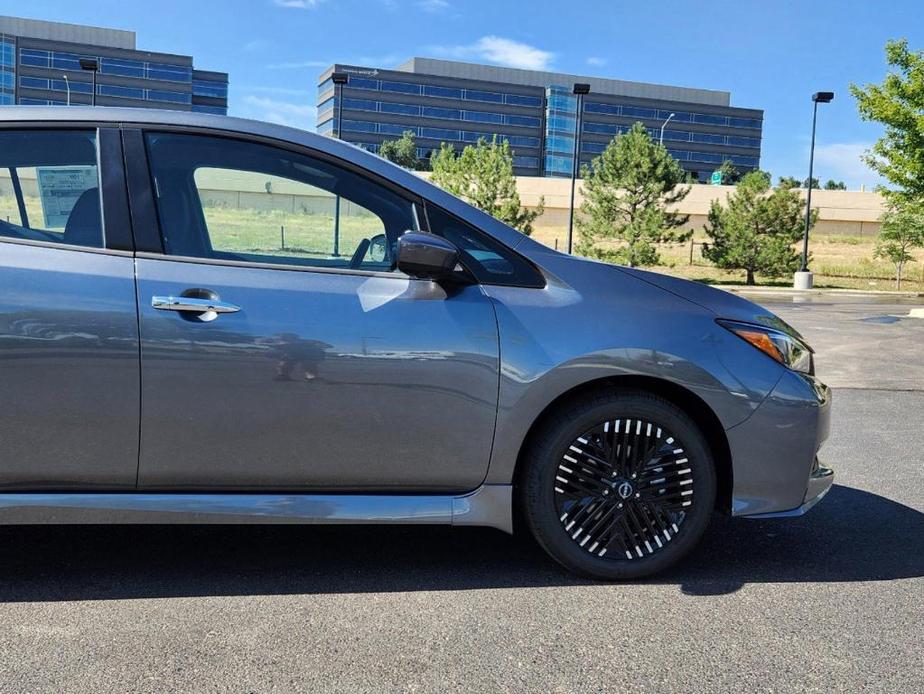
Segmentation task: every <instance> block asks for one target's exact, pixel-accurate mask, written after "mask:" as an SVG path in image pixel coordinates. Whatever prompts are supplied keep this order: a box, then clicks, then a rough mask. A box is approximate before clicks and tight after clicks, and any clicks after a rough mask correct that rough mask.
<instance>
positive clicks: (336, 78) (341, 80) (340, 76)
mask: <svg viewBox="0 0 924 694" xmlns="http://www.w3.org/2000/svg"><path fill="white" fill-rule="evenodd" d="M330 79H331V81H332V82H333V83H334V89H336V90H337V92H336V97H337V139H338V140H342V139H343V137H342V134H343V85H345V84H346V83H347V82H349V81H350V76H349V75H348V74H347V73H345V72H335V73H333V74H332V75H331V76H330ZM331 255H332V256H333V257H334V258H339V257H340V196H339V195H335V196H334V252H333V253H332V254H331Z"/></svg>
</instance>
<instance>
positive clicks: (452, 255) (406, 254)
mask: <svg viewBox="0 0 924 694" xmlns="http://www.w3.org/2000/svg"><path fill="white" fill-rule="evenodd" d="M458 262H459V249H458V248H456V247H455V246H453V245H452V244H451V243H450V242H449V241H447V240H446V239H444V238H443V237H441V236H437V235H436V234H430V233H427V232H423V231H408V232H405V233H404V234H402V235H401V236H399V237H398V269H399V270H401V272H403V273H405V274H406V275H410V276H411V277H416V278H418V279H429V280H439V279H443V278H445V277H448V276H449V275H451V274H452V271H453V270H454V269H455V267H456V264H457V263H458Z"/></svg>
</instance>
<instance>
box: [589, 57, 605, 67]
mask: <svg viewBox="0 0 924 694" xmlns="http://www.w3.org/2000/svg"><path fill="white" fill-rule="evenodd" d="M587 64H588V65H590V66H592V67H603V66H604V65H606V59H605V58H596V57H593V56H592V57H590V58H588V59H587Z"/></svg>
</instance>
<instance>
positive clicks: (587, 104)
mask: <svg viewBox="0 0 924 694" xmlns="http://www.w3.org/2000/svg"><path fill="white" fill-rule="evenodd" d="M405 74H407V76H406V77H405V76H404V75H405ZM422 77H424V78H429V77H430V76H423V75H421V74H418V73H399V72H391V71H381V72H378V73H377V74H376V75H371V74H370V75H364V76H358V75H354V74H352V73H351V74H350V77H349V81H348V82H347V84H346V85H345V86H344V102H343V107H344V128H343V130H344V137H345V139H347V140H349V141H351V142H354V143H362V144H364V146H365V145H368V146H369V148H374V147H377V146H378V145H377V142H375V141H376V140H377V141H379V142H381V140H382V139H385V138H388V139H393V138H395V137H399V136H401V134H403V133H404V132H405V131H408V130H410V131H411V132H413V133H414V134H415V135H416V136H417V137H418V138H422V139H426V140H428V141H433V144H431V142H426V143H421V146H420V149H422V150H424V151H425V152H429V151H430V150H432V149H433V147H434V146H435V143H438V142H447V143H451V144H453V145H454V146H456V147H460V146H463V145H464V144H465V143H473V142H476V141H477V140H478V139H480V138H485V139H487V140H491V139H492V138H497V139H498V140H499V141H504V140H506V141H507V142H509V143H510V146H511V148H513V149H514V156H515V157H516V166H517V169H518V170H522V169H532V170H533V171H535V173H537V174H544V175H552V176H570V174H571V171H572V169H573V168H574V165H575V162H574V160H573V157H574V152H575V127H576V125H577V124H578V123H580V124H581V138H580V143H579V149H580V154H581V162H582V163H587V162H589V161H590V160H591V159H592V158H593V157H594V156H596V155H598V154H600V153H601V152H602V151H603V150H604V149H605V147H606V145H607V144H608V143H609V142H610V141H611V140H612V138H613V137H616V136H617V135H619V134H621V133H624V132H626V131H628V130H629V128H630V127H632V125H633V123H635V122H639V121H641V122H642V123H644V125H645V127H646V128H647V130H648V132H649V134H650V135H651V137H652V138H654V139H657V138H659V137H661V134H662V133H661V126H662V124H664V122H665V121H666V120H668V117H669V116H671V118H670V122H669V124H668V126H667V127H665V129H664V131H663V142H664V144H665V145H668V146H669V147H670V150H669V151H671V152H672V153H676V158H677V159H678V160H680V161H681V162H682V165H683V166H684V168H686V169H687V170H689V171H695V172H701V171H704V170H707V169H710V170H711V168H714V167H712V164H716V163H721V162H722V161H725V160H731V161H733V162H735V163H736V165H738V166H739V167H741V168H743V169H749V168H755V167H757V166H758V165H759V158H760V145H761V138H760V130H761V128H762V119H761V118H759V117H758V118H749V117H744V115H742V116H737V115H736V116H732V115H730V112H729V110H728V109H723V108H721V107H715V106H711V105H705V104H704V105H703V107H702V109H701V110H700V109H699V108H693V107H692V106H691V105H689V104H686V103H684V104H681V103H679V102H677V103H676V105H677V106H683V107H684V108H685V109H687V110H676V109H672V108H670V106H671V105H672V104H671V102H670V101H660V102H659V101H655V100H653V99H640V98H639V99H635V98H631V97H624V98H623V97H617V96H613V95H602V94H599V93H598V94H594V93H593V92H592V93H591V94H590V95H588V96H587V97H586V100H585V101H584V110H583V114H580V115H581V117H580V118H578V115H579V114H578V113H577V101H578V100H577V97H576V96H575V95H573V94H572V85H571V84H568V85H550V86H548V87H546V88H545V93H544V95H540V94H539V92H538V91H536V92H534V93H533V94H522V93H519V94H518V93H515V92H514V90H522V91H526V90H527V89H529V87H523V86H519V85H513V84H511V85H509V87H508V86H507V85H502V84H499V83H489V82H480V81H478V80H471V79H466V78H462V77H459V78H454V77H447V76H440V77H438V78H436V80H438V82H439V83H438V84H425V83H423V81H425V80H422V79H421V78H422ZM412 80H413V81H412ZM454 83H455V84H454ZM478 85H481V86H478ZM334 96H335V92H334V89H333V85H332V84H329V83H328V81H325V82H322V83H321V84H320V85H319V99H318V102H319V107H318V114H319V116H318V124H319V126H318V127H319V131H321V132H326V133H332V132H335V131H336V128H335V127H334V126H333V125H332V121H333V119H334V115H335V109H336V103H335V101H334V99H333V97H334ZM722 110H725V113H716V111H722ZM710 111H711V112H710ZM672 114H673V115H672ZM745 115H749V114H745ZM363 133H368V134H374V135H376V137H366V136H364V135H362V134H363ZM373 151H374V150H373Z"/></svg>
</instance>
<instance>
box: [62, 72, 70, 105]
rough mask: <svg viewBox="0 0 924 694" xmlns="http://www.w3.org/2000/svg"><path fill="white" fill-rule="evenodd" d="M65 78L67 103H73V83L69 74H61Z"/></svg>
mask: <svg viewBox="0 0 924 694" xmlns="http://www.w3.org/2000/svg"><path fill="white" fill-rule="evenodd" d="M61 76H62V77H63V78H64V88H65V89H66V90H67V105H68V106H70V105H71V83H70V81H69V80H68V79H67V75H61Z"/></svg>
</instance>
